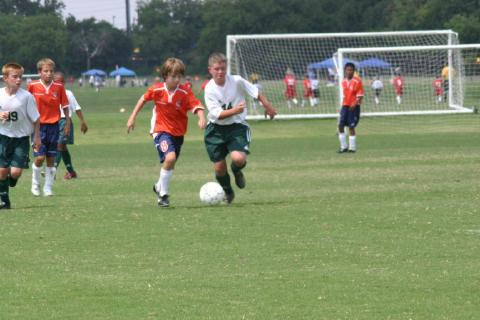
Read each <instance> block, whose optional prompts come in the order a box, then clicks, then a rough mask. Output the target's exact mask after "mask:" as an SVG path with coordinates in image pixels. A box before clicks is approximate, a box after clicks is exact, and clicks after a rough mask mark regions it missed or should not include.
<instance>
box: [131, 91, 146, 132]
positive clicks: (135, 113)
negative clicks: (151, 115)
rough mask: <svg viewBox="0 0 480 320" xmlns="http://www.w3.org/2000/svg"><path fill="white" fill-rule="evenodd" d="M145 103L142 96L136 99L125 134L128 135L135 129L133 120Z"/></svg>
mask: <svg viewBox="0 0 480 320" xmlns="http://www.w3.org/2000/svg"><path fill="white" fill-rule="evenodd" d="M145 103H146V101H145V99H144V98H143V96H141V97H140V99H138V101H137V104H136V105H135V108H134V109H133V111H132V114H131V115H130V117H129V118H128V121H127V133H130V131H132V130H133V129H134V128H135V118H136V117H137V114H138V113H139V112H140V110H142V108H143V106H144V105H145Z"/></svg>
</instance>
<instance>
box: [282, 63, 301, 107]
mask: <svg viewBox="0 0 480 320" xmlns="http://www.w3.org/2000/svg"><path fill="white" fill-rule="evenodd" d="M283 82H284V83H285V99H287V106H288V109H291V108H292V102H293V104H294V105H295V106H297V104H298V100H297V88H296V86H297V80H296V79H295V74H294V73H293V71H292V69H290V68H288V69H287V73H286V74H285V78H284V79H283Z"/></svg>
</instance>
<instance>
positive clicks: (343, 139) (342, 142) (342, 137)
mask: <svg viewBox="0 0 480 320" xmlns="http://www.w3.org/2000/svg"><path fill="white" fill-rule="evenodd" d="M338 140H339V141H340V149H342V150H343V149H347V136H346V135H345V132H344V133H339V134H338Z"/></svg>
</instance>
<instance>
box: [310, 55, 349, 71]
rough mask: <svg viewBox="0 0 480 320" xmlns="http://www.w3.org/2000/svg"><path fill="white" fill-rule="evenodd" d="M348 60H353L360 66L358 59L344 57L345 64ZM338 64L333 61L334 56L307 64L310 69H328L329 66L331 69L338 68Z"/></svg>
mask: <svg viewBox="0 0 480 320" xmlns="http://www.w3.org/2000/svg"><path fill="white" fill-rule="evenodd" d="M348 62H351V63H353V64H355V65H356V66H357V67H358V62H357V61H354V60H350V59H347V58H345V59H343V64H344V65H345V64H346V63H348ZM336 67H337V66H336V65H335V62H334V61H333V58H329V59H325V60H323V61H320V62H313V63H310V64H309V65H308V66H307V69H308V70H316V69H328V68H331V69H336Z"/></svg>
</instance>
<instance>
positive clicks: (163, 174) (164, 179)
mask: <svg viewBox="0 0 480 320" xmlns="http://www.w3.org/2000/svg"><path fill="white" fill-rule="evenodd" d="M172 174H173V170H165V169H163V168H162V169H160V178H159V179H158V182H157V190H158V191H159V193H160V196H161V197H162V196H164V195H166V194H168V187H169V186H170V179H171V178H172Z"/></svg>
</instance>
